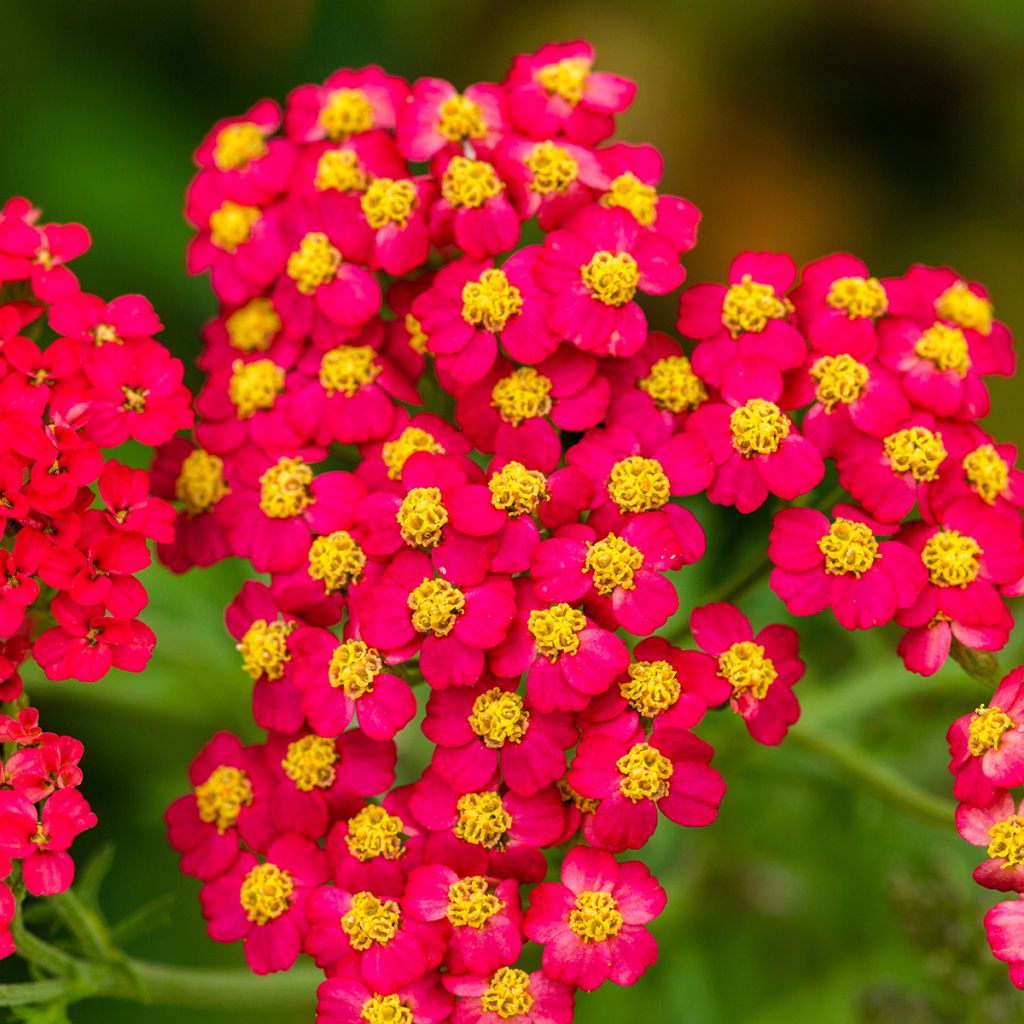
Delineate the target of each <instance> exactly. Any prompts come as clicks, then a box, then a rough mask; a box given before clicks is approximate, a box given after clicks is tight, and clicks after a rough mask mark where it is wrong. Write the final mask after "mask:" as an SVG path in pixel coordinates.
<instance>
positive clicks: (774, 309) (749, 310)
mask: <svg viewBox="0 0 1024 1024" xmlns="http://www.w3.org/2000/svg"><path fill="white" fill-rule="evenodd" d="M792 312H793V304H792V303H791V302H790V301H789V299H785V298H782V299H780V298H779V297H778V296H777V295H776V294H775V289H774V288H773V287H772V286H771V285H770V284H761V283H760V282H759V281H755V280H753V278H752V277H751V276H750V274H744V275H743V277H742V278H741V279H740V282H739V284H734V285H730V286H729V290H728V291H727V292H726V293H725V300H724V302H723V303H722V326H723V327H725V328H726V330H727V331H728V332H729V333H730V334H731V335H732V336H733V337H734V338H737V337H739V336H740V335H741V334H743V333H749V334H760V333H761V332H762V331H763V330H764V329H765V328H766V327H767V326H768V321H769V320H783V319H785V318H786V317H787V316H788V315H789V314H790V313H792Z"/></svg>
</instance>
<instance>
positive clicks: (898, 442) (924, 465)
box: [882, 427, 946, 483]
mask: <svg viewBox="0 0 1024 1024" xmlns="http://www.w3.org/2000/svg"><path fill="white" fill-rule="evenodd" d="M882 447H883V450H884V451H885V456H886V458H887V459H888V460H889V465H890V466H891V467H892V471H893V472H894V473H909V474H910V475H911V476H912V477H913V478H914V479H915V480H916V481H917V482H918V483H924V482H925V481H927V480H934V479H935V477H936V476H937V475H938V472H939V466H941V465H942V462H943V460H944V459H945V458H946V449H945V446H944V445H943V443H942V435H941V434H939V433H935V432H933V431H931V430H929V429H928V428H927V427H908V428H906V429H904V430H897V431H896V433H895V434H890V435H889V436H888V437H887V438H886V439H885V440H884V441H883V443H882Z"/></svg>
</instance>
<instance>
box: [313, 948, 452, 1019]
mask: <svg viewBox="0 0 1024 1024" xmlns="http://www.w3.org/2000/svg"><path fill="white" fill-rule="evenodd" d="M316 995H317V1004H316V1024H366V1020H367V1018H369V1019H370V1020H372V1019H373V1015H374V1014H376V1015H377V1016H378V1017H379V1018H380V1019H381V1020H382V1021H386V1020H387V1016H386V1015H387V1014H388V1013H391V1014H393V1015H395V1017H394V1019H395V1020H396V1021H398V1020H401V1019H402V1017H401V1016H399V1014H401V1013H402V1011H406V1012H407V1013H408V1014H409V1015H410V1016H409V1017H408V1018H407V1020H408V1024H444V1022H445V1021H447V1020H448V1017H449V1014H450V1013H451V1009H452V998H451V996H450V995H449V994H448V993H447V992H446V991H445V989H444V988H443V987H442V985H441V979H440V976H439V975H438V974H437V972H436V971H430V972H428V973H427V974H424V975H422V976H421V977H419V978H416V979H415V980H414V981H411V982H410V983H409V984H408V985H405V986H403V987H402V988H400V989H399V990H398V991H397V992H392V993H388V994H383V993H380V992H375V991H374V990H373V989H371V988H368V987H367V986H366V984H365V982H364V981H363V979H362V977H361V976H360V974H359V970H358V968H357V967H355V966H353V965H352V964H349V963H347V962H346V963H343V964H342V965H340V966H339V968H338V970H337V971H334V972H332V973H331V974H330V976H329V977H328V978H327V980H326V981H325V982H323V983H322V984H321V985H320V987H319V988H318V989H317V990H316Z"/></svg>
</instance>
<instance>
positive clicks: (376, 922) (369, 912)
mask: <svg viewBox="0 0 1024 1024" xmlns="http://www.w3.org/2000/svg"><path fill="white" fill-rule="evenodd" d="M401 919H402V918H401V911H400V910H399V907H398V904H397V903H396V902H395V901H394V900H381V899H378V898H377V897H376V896H374V895H373V893H372V892H366V890H363V891H362V892H357V893H353V894H352V903H351V905H350V906H349V909H348V912H347V913H345V914H343V915H342V918H341V930H342V931H343V932H344V933H345V934H346V935H347V936H348V941H349V942H350V943H351V945H352V948H353V949H355V950H358V951H359V952H364V951H366V950H367V949H369V948H370V947H371V946H372V945H374V944H375V943H376V944H377V945H378V946H386V945H387V944H388V943H389V942H390V941H391V940H392V939H393V938H394V937H395V933H396V932H397V931H398V925H399V923H400V922H401Z"/></svg>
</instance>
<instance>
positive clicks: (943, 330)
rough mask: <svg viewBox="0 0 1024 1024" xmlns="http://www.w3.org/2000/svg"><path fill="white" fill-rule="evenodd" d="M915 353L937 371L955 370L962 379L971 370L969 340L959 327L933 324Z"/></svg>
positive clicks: (918, 344)
mask: <svg viewBox="0 0 1024 1024" xmlns="http://www.w3.org/2000/svg"><path fill="white" fill-rule="evenodd" d="M914 352H915V353H916V354H917V355H919V356H920V357H921V358H922V359H927V360H928V361H929V362H931V363H933V364H934V365H935V367H936V369H938V370H942V371H946V370H953V371H954V372H955V373H956V374H957V375H958V376H960V377H966V376H967V371H968V370H969V369H970V368H971V356H970V352H969V351H968V349H967V339H966V338H965V337H964V332H963V331H961V330H960V328H959V327H949V326H948V325H947V324H943V323H938V322H936V323H934V324H932V325H931V327H929V328H928V330H926V331H925V332H924V333H923V334H922V335H921V337H920V338H918V339H917V341H916V343H915V344H914Z"/></svg>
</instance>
